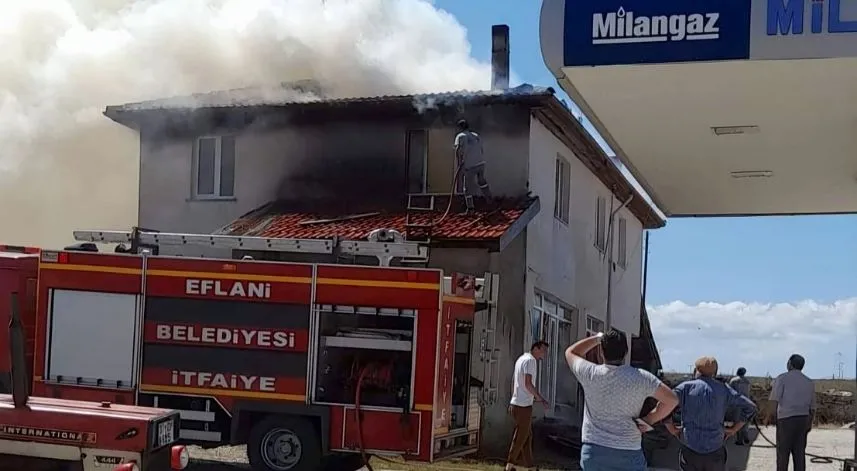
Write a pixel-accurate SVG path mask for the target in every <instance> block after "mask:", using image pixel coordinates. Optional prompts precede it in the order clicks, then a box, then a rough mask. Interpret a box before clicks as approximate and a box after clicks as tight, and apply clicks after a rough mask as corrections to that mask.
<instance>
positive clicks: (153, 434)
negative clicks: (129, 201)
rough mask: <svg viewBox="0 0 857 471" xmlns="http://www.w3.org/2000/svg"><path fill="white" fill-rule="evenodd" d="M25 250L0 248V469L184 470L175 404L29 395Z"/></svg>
mask: <svg viewBox="0 0 857 471" xmlns="http://www.w3.org/2000/svg"><path fill="white" fill-rule="evenodd" d="M4 249H5V250H4ZM26 252H29V253H26ZM33 252H34V251H32V250H20V251H16V252H8V248H4V247H0V323H2V324H3V325H6V326H8V329H4V330H2V335H0V337H2V340H3V341H2V342H0V343H1V344H2V345H3V346H4V347H7V348H6V352H5V353H6V355H0V360H2V361H0V372H2V379H3V382H2V384H0V470H9V471H13V470H14V471H20V470H27V471H37V470H51V471H65V470H68V471H71V470H74V471H78V470H79V471H95V470H100V469H107V470H114V471H139V470H141V469H142V470H159V471H161V470H166V469H184V468H185V467H186V466H187V465H188V454H187V450H186V449H185V447H184V446H179V445H175V443H176V440H177V438H178V434H179V430H180V417H179V413H178V412H176V411H170V410H164V409H154V408H147V407H138V406H133V405H119V404H113V403H111V402H110V401H107V400H105V401H103V402H100V403H97V402H83V401H74V400H67V399H62V398H47V397H30V391H29V389H30V381H29V377H28V374H27V373H28V369H27V365H28V362H27V358H28V355H27V354H26V353H25V352H26V350H30V355H29V358H30V359H32V358H33V355H32V354H33V340H34V334H35V329H36V327H35V303H34V301H35V297H34V296H35V293H36V289H35V286H36V283H35V276H36V270H37V267H38V265H37V263H38V256H37V255H33ZM35 252H37V251H35ZM19 290H20V292H23V293H25V299H28V300H29V302H28V303H27V304H29V306H28V308H27V309H23V310H22V309H20V302H19V301H20V299H19V297H20V296H19ZM22 311H23V312H22ZM25 331H27V334H29V335H27V334H25ZM26 337H29V339H27V338H26ZM27 340H29V348H28V347H27V343H28V342H27ZM29 363H32V362H29ZM9 393H11V394H9Z"/></svg>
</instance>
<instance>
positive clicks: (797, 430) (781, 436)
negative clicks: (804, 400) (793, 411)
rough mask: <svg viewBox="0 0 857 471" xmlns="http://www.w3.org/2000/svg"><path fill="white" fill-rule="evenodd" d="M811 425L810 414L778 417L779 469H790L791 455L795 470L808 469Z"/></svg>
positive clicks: (804, 470) (786, 470)
mask: <svg viewBox="0 0 857 471" xmlns="http://www.w3.org/2000/svg"><path fill="white" fill-rule="evenodd" d="M809 425H810V423H809V416H808V415H799V416H797V417H787V418H785V419H777V471H788V469H789V456H791V457H792V461H793V462H794V471H806V435H807V433H809Z"/></svg>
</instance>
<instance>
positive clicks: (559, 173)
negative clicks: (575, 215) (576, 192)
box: [553, 153, 571, 224]
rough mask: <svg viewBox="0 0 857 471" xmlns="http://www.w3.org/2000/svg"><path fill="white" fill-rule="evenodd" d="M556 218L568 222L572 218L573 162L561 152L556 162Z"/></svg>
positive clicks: (554, 208)
mask: <svg viewBox="0 0 857 471" xmlns="http://www.w3.org/2000/svg"><path fill="white" fill-rule="evenodd" d="M553 192H554V204H553V217H554V219H556V220H558V221H560V222H562V223H563V224H568V222H569V219H570V218H571V164H570V163H569V161H568V159H566V158H565V157H564V156H562V155H561V154H559V153H557V154H556V161H555V163H554V189H553Z"/></svg>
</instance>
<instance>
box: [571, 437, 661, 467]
mask: <svg viewBox="0 0 857 471" xmlns="http://www.w3.org/2000/svg"><path fill="white" fill-rule="evenodd" d="M580 467H581V469H583V471H646V457H645V456H644V455H643V449H642V448H640V449H639V450H619V449H616V448H607V447H606V446H600V445H592V444H589V443H584V444H583V448H581V449H580Z"/></svg>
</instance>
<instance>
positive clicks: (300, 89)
mask: <svg viewBox="0 0 857 471" xmlns="http://www.w3.org/2000/svg"><path fill="white" fill-rule="evenodd" d="M553 94H554V89H553V88H550V87H536V86H532V85H529V84H523V85H520V86H518V87H515V88H511V89H507V90H475V91H469V90H458V91H449V92H440V93H424V94H410V95H378V96H363V97H325V96H324V95H322V94H321V92H320V90H319V89H317V88H314V87H310V86H307V85H304V84H300V85H293V84H285V85H282V86H277V87H250V88H239V89H233V90H217V91H213V92H208V93H195V94H192V95H186V96H178V97H170V98H162V99H157V100H148V101H141V102H136V103H126V104H123V105H117V106H108V107H107V110H106V113H111V112H133V111H147V110H159V109H160V110H170V109H173V110H176V109H188V108H228V107H240V106H298V105H312V104H317V105H336V104H341V105H348V104H361V103H363V104H370V103H376V104H389V103H394V102H414V103H415V104H416V105H417V106H419V105H420V104H421V103H424V104H425V106H426V107H431V106H442V105H443V104H444V103H445V102H449V103H450V104H451V103H453V102H454V103H460V102H462V101H467V100H476V101H485V100H488V101H492V100H497V101H502V100H514V99H516V98H522V97H533V96H551V95H553Z"/></svg>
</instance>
